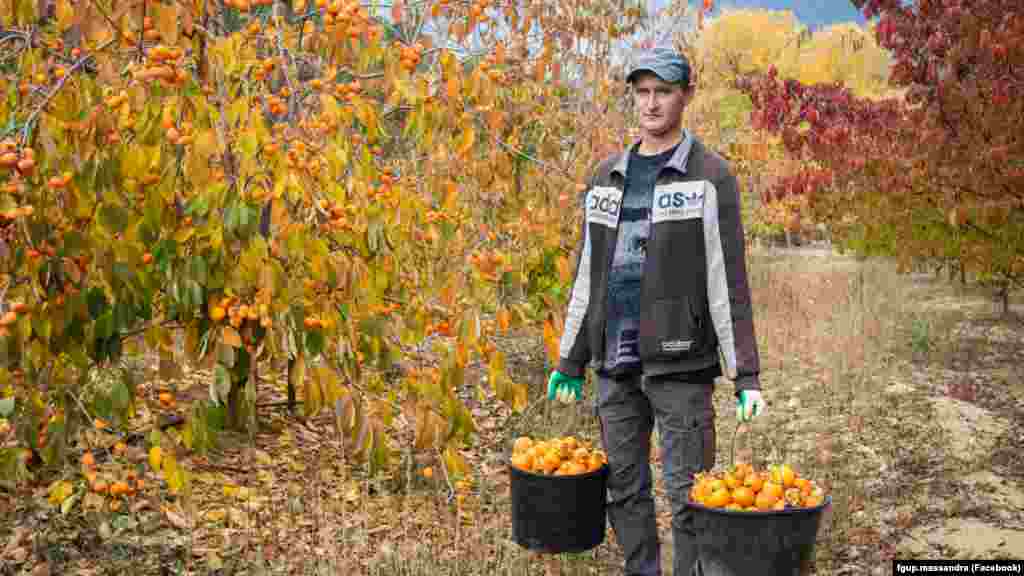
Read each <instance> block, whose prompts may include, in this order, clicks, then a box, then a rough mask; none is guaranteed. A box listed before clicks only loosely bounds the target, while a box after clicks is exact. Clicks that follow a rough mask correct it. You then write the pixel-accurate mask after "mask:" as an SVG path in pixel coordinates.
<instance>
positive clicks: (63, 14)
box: [57, 0, 75, 32]
mask: <svg viewBox="0 0 1024 576" xmlns="http://www.w3.org/2000/svg"><path fill="white" fill-rule="evenodd" d="M74 18H75V9H74V7H72V6H71V2H70V1H69V0H59V1H58V2H57V28H58V29H59V30H60V31H62V32H63V31H64V30H67V29H68V28H71V26H73V25H74V23H75V22H74Z"/></svg>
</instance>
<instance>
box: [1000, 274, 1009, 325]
mask: <svg viewBox="0 0 1024 576" xmlns="http://www.w3.org/2000/svg"><path fill="white" fill-rule="evenodd" d="M999 298H1000V300H1001V303H1002V315H1003V318H1008V317H1009V316H1010V283H1009V282H1007V283H1006V284H1004V285H1003V287H1002V288H1001V289H1000V290H999Z"/></svg>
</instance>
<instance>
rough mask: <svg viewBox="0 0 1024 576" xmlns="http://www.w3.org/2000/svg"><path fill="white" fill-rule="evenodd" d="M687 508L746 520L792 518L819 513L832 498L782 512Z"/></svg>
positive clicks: (701, 506) (691, 503)
mask: <svg viewBox="0 0 1024 576" xmlns="http://www.w3.org/2000/svg"><path fill="white" fill-rule="evenodd" d="M686 505H687V506H689V507H690V508H693V509H695V510H699V511H701V512H707V513H708V514H718V515H721V516H741V517H747V518H764V517H766V516H792V515H795V514H816V513H818V512H821V511H822V510H824V509H825V508H827V507H829V506H831V505H832V496H831V495H827V496H825V500H824V501H823V502H822V503H821V504H818V505H817V506H815V507H813V508H802V507H801V508H784V509H782V510H751V511H749V512H748V511H745V510H726V509H725V508H709V507H707V506H705V505H703V504H698V503H696V502H687V503H686Z"/></svg>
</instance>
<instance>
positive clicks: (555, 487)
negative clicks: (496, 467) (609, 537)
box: [509, 464, 608, 554]
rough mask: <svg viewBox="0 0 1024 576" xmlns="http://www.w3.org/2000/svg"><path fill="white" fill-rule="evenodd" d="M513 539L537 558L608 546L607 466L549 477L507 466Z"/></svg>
mask: <svg viewBox="0 0 1024 576" xmlns="http://www.w3.org/2000/svg"><path fill="white" fill-rule="evenodd" d="M509 476H510V479H511V492H512V539H513V540H514V541H515V542H516V544H519V545H520V546H522V547H523V548H526V549H528V550H533V551H535V552H543V553H548V554H558V553H563V552H584V551H586V550H590V549H591V548H595V547H597V546H598V545H599V544H601V543H602V542H604V534H605V526H606V520H607V517H606V514H605V508H606V495H605V494H606V493H605V490H606V488H607V482H608V465H607V464H606V465H604V466H601V468H599V469H597V470H594V471H593V472H587V473H586V474H578V475H573V476H546V475H543V474H534V473H532V472H526V471H524V470H520V469H519V468H516V467H515V466H512V465H509Z"/></svg>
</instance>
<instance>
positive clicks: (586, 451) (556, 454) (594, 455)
mask: <svg viewBox="0 0 1024 576" xmlns="http://www.w3.org/2000/svg"><path fill="white" fill-rule="evenodd" d="M607 462H608V459H607V457H605V454H604V452H603V451H601V450H595V449H593V448H591V446H590V444H589V443H588V442H586V441H582V440H579V439H577V438H576V437H575V436H564V437H561V438H549V439H547V440H535V439H533V438H530V437H529V436H520V437H518V438H516V440H515V442H514V443H513V445H512V465H513V466H515V467H516V468H518V469H520V470H524V471H526V472H532V473H534V474H545V475H549V476H577V475H580V474H586V473H588V472H594V471H595V470H599V469H600V468H601V467H602V466H604V465H605V464H606V463H607Z"/></svg>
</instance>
